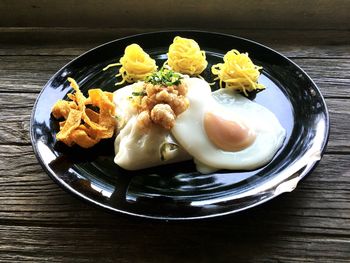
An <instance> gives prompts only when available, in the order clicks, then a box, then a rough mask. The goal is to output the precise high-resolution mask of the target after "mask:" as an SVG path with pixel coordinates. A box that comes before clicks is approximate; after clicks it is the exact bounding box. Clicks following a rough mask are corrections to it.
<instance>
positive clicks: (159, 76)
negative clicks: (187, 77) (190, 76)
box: [145, 67, 183, 86]
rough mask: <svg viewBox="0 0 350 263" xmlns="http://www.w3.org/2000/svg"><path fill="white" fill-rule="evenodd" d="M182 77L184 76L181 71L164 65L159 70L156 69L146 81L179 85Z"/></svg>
mask: <svg viewBox="0 0 350 263" xmlns="http://www.w3.org/2000/svg"><path fill="white" fill-rule="evenodd" d="M182 78H183V77H182V76H181V75H180V74H179V73H176V72H174V71H173V70H171V69H168V68H164V67H162V68H161V69H160V70H159V71H156V72H154V73H152V75H150V76H148V77H147V78H146V80H145V82H147V83H151V84H153V85H162V86H173V85H175V86H177V85H179V84H180V83H181V79H182Z"/></svg>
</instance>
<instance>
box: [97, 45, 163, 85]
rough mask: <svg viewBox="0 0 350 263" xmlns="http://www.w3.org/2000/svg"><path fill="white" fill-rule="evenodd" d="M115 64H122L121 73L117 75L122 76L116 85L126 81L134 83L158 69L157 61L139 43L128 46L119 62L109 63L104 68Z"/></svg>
mask: <svg viewBox="0 0 350 263" xmlns="http://www.w3.org/2000/svg"><path fill="white" fill-rule="evenodd" d="M115 66H120V68H119V74H117V75H116V77H121V78H122V80H121V81H120V82H118V83H116V85H121V84H123V83H124V82H128V83H132V82H136V81H138V80H144V79H145V78H146V77H147V76H149V75H150V74H152V73H153V72H154V71H156V70H157V66H156V61H155V60H154V59H152V58H151V57H150V56H149V55H148V54H147V53H146V52H145V51H143V49H142V48H141V47H140V46H139V45H137V44H131V45H129V46H127V47H126V48H125V52H124V55H123V56H122V57H121V59H120V60H119V63H114V64H109V65H108V66H107V67H105V68H104V69H103V70H107V69H109V68H110V67H115Z"/></svg>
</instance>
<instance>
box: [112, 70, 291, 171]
mask: <svg viewBox="0 0 350 263" xmlns="http://www.w3.org/2000/svg"><path fill="white" fill-rule="evenodd" d="M180 83H181V84H179V85H178V86H180V85H181V86H184V87H186V89H185V91H186V92H185V93H183V95H182V96H184V98H186V101H187V102H186V104H187V105H188V106H187V107H186V108H184V110H183V111H181V112H180V113H179V114H178V115H176V117H174V118H172V119H171V123H172V124H171V127H169V126H164V125H163V124H162V123H159V122H157V120H155V119H152V114H151V115H149V114H147V118H146V121H145V122H146V123H147V126H146V128H145V125H144V111H142V110H141V111H140V103H135V102H134V101H133V100H134V97H135V91H136V95H139V94H142V98H141V99H139V98H138V101H143V100H144V99H147V98H149V97H148V96H149V95H150V94H152V96H153V95H154V94H153V93H152V92H153V91H152V92H149V90H148V89H149V86H148V85H152V86H153V87H152V89H151V90H153V88H154V87H157V88H156V91H157V92H158V93H157V94H162V92H163V91H167V90H168V88H169V87H171V88H174V90H176V86H175V87H174V86H166V85H159V84H157V85H155V86H154V85H153V84H150V83H147V82H138V83H135V84H132V85H129V86H126V87H124V88H121V89H119V90H117V91H116V92H115V93H114V102H115V103H116V105H119V107H117V109H116V114H117V116H119V117H118V118H119V119H123V123H124V126H123V127H121V129H120V133H119V135H118V136H117V138H116V141H115V153H116V156H115V159H114V160H115V162H116V164H118V165H119V166H121V167H123V168H124V169H128V170H135V169H142V168H147V167H152V166H157V165H162V164H166V163H170V162H177V161H179V160H188V159H191V158H193V159H194V162H195V163H196V166H197V170H198V171H200V172H201V173H208V172H213V171H216V170H219V169H234V170H251V169H255V168H258V167H260V166H262V165H264V164H266V163H267V162H269V161H270V160H271V159H272V157H273V156H274V154H275V153H276V152H277V150H278V149H279V148H280V147H281V145H282V143H283V140H284V137H285V130H284V129H283V127H282V126H281V124H280V123H279V121H278V120H277V118H276V117H275V116H274V114H273V113H272V112H270V111H269V110H268V109H266V108H265V107H263V106H261V105H258V104H257V103H255V102H252V101H250V100H249V99H247V98H245V97H244V96H242V95H240V94H239V93H238V92H235V91H233V90H230V89H220V90H218V91H215V92H211V89H210V87H209V84H208V83H207V82H206V81H205V80H202V79H200V78H190V77H188V76H183V78H182V79H181V82H180ZM147 90H148V92H147ZM133 94H134V95H133ZM170 94H171V93H170ZM155 97H157V95H155ZM141 104H142V102H141ZM157 105H167V106H168V105H169V104H166V101H162V103H160V104H157ZM168 107H169V108H171V107H170V105H169V106H168ZM153 109H154V108H153ZM167 111H168V109H165V112H167ZM140 120H142V121H140Z"/></svg>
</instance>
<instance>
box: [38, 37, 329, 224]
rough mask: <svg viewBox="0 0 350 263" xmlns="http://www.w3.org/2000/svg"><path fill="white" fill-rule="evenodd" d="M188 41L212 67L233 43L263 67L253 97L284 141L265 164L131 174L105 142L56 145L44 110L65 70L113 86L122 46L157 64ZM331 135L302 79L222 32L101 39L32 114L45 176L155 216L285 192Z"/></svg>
mask: <svg viewBox="0 0 350 263" xmlns="http://www.w3.org/2000/svg"><path fill="white" fill-rule="evenodd" d="M177 35H179V36H183V37H188V38H192V39H195V40H196V41H197V42H198V43H199V45H200V46H201V49H203V50H205V51H206V55H207V60H208V62H209V65H208V67H207V69H206V71H205V73H204V77H205V79H206V80H207V81H209V82H210V81H211V80H212V79H213V76H212V75H211V73H210V66H211V65H212V64H215V63H218V62H219V61H221V60H222V57H223V55H224V54H225V53H226V52H227V51H229V50H231V49H233V48H234V49H238V50H239V51H241V52H248V53H249V55H250V57H251V58H252V60H253V62H254V63H255V64H258V65H261V66H263V68H264V69H263V72H262V75H261V77H260V79H259V81H260V82H261V83H263V84H264V85H266V86H267V89H266V90H265V91H263V92H260V93H258V94H257V95H256V96H255V98H252V99H253V100H254V101H256V102H258V103H259V104H261V105H263V106H265V107H266V108H268V109H270V110H271V111H272V112H274V113H275V115H276V116H277V118H278V119H279V121H280V122H281V124H282V126H283V127H284V128H285V129H286V131H287V137H286V139H285V141H284V144H283V146H282V148H281V149H280V150H279V151H278V153H277V154H276V155H275V157H274V159H273V160H272V161H271V162H270V163H268V164H267V165H266V166H264V167H262V168H260V169H257V170H254V171H248V172H241V171H219V172H216V173H213V174H209V175H202V174H199V173H198V172H196V170H195V167H194V165H193V163H192V162H191V161H188V162H183V163H178V164H174V165H167V166H162V167H156V168H151V169H145V170H140V171H136V172H130V171H125V170H123V169H121V168H119V167H118V166H117V165H115V164H114V163H113V157H114V152H113V140H107V141H105V142H102V143H100V144H98V145H97V146H95V147H94V148H92V149H89V150H82V149H80V148H78V147H73V148H68V147H66V146H65V145H62V144H61V143H57V142H56V140H55V135H56V133H57V131H58V127H57V122H56V121H55V120H54V119H52V118H51V116H50V111H51V107H52V106H53V104H54V103H55V102H56V101H57V100H58V99H62V98H66V94H67V93H69V92H71V91H72V89H71V88H70V86H69V83H68V82H67V77H73V78H74V79H76V80H77V82H78V83H79V84H80V86H81V89H82V91H83V92H86V91H87V90H88V89H89V88H94V87H99V88H102V89H103V90H108V91H114V90H115V86H114V83H115V82H116V79H115V78H114V74H115V73H116V72H115V70H116V69H115V68H114V69H111V70H108V71H105V72H103V71H102V68H104V67H105V66H106V65H107V64H109V63H115V62H116V61H117V60H118V59H119V58H120V57H121V56H122V54H123V52H124V49H125V47H126V46H127V45H129V44H132V43H138V44H139V45H141V46H142V47H143V49H144V50H145V51H146V52H147V53H149V54H150V55H151V57H153V58H155V59H156V60H157V65H158V66H161V65H162V64H163V62H164V61H165V59H166V53H167V50H168V47H169V45H170V44H171V43H172V40H173V38H174V37H175V36H177ZM328 134H329V116H328V112H327V107H326V104H325V102H324V99H323V97H322V95H321V93H320V91H319V89H318V88H317V87H316V85H315V83H314V82H313V81H312V80H311V79H310V77H309V76H308V75H307V74H306V73H305V72H304V71H303V70H302V69H301V68H300V67H298V66H297V65H296V64H294V63H293V62H292V61H290V60H289V59H287V58H286V57H284V56H282V55H281V54H279V53H277V52H276V51H274V50H272V49H270V48H267V47H265V46H263V45H260V44H258V43H256V42H253V41H249V40H246V39H243V38H238V37H234V36H230V35H224V34H217V33H210V32H198V31H171V32H170V31H167V32H155V33H147V34H141V35H135V36H131V37H126V38H122V39H119V40H115V41H112V42H109V43H107V44H105V45H102V46H99V47H97V48H95V49H92V50H90V51H89V52H87V53H85V54H83V55H82V56H80V57H78V58H77V59H75V60H73V61H72V62H70V63H69V64H67V65H66V66H64V67H63V68H62V69H61V70H59V71H58V72H57V73H56V74H55V75H54V76H53V77H52V78H51V79H50V80H49V82H48V83H47V84H46V85H45V87H44V88H43V90H42V91H41V93H40V95H39V96H38V99H37V101H36V104H35V106H34V109H33V113H32V117H31V140H32V144H33V148H34V152H35V154H36V156H37V158H38V160H39V162H40V164H41V165H42V166H43V168H44V169H45V171H46V172H47V173H48V174H49V176H50V177H51V178H52V179H53V180H54V181H55V182H57V183H58V184H59V185H60V186H62V187H63V188H64V189H65V190H67V191H68V192H70V193H72V194H74V195H75V196H78V197H80V198H82V199H84V200H86V201H88V202H90V203H93V204H95V205H97V206H100V207H103V208H106V209H108V210H111V211H115V212H122V213H126V214H129V215H136V216H141V217H148V218H157V219H198V218H206V217H214V216H219V215H225V214H230V213H234V212H237V211H241V210H244V209H247V208H249V207H253V206H256V205H258V204H260V203H263V202H265V201H267V200H270V199H271V198H273V197H275V196H278V195H279V194H281V193H283V192H287V191H292V190H293V189H294V188H295V187H296V185H297V183H298V182H299V180H300V179H302V178H303V177H304V176H305V175H306V174H308V173H309V172H310V171H311V170H312V169H313V168H314V167H315V165H316V164H317V163H318V161H319V160H320V158H321V155H322V153H323V151H324V149H325V146H326V143H327V140H328Z"/></svg>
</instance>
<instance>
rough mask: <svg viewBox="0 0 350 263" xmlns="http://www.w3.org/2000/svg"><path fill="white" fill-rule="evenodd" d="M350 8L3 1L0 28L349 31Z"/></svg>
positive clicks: (251, 2) (320, 1)
mask: <svg viewBox="0 0 350 263" xmlns="http://www.w3.org/2000/svg"><path fill="white" fill-rule="evenodd" d="M349 8H350V4H349V2H348V1H346V0H333V1H327V0H309V1H303V0H294V1H292V0H283V1H278V0H271V1H257V0H236V1H234V2H232V1H229V0H217V1H215V2H212V1H205V0H196V1H195V0H186V1H184V0H178V1H175V0H164V1H160V2H159V1H156V0H145V1H143V2H140V1H137V0H128V1H126V0H120V1H117V2H116V1H112V0H85V1H84V5H82V4H81V3H80V2H79V1H77V2H76V1H73V2H69V1H59V0H51V1H49V2H42V1H40V0H31V1H29V2H28V1H23V0H22V1H18V2H16V3H13V2H12V1H8V0H5V1H1V2H0V10H1V12H0V15H1V17H2V19H1V23H0V26H20V27H21V26H22V27H23V26H44V27H45V26H46V27H52V26H58V27H77V26H78V27H79V26H88V27H96V26H97V27H98V26H100V27H107V28H108V27H115V26H119V27H140V28H142V27H146V28H147V27H158V28H169V27H191V28H193V27H194V28H198V27H199V28H212V27H221V28H226V29H230V28H235V27H238V28H239V27H240V28H242V27H243V28H261V27H264V28H282V29H284V28H297V29H300V28H309V29H312V28H313V29H315V28H318V29H323V28H328V29H329V28H330V29H337V28H345V29H349V23H348V22H349V15H348V10H349ZM14 9H15V10H16V12H13V10H14ZM53 17H54V19H53Z"/></svg>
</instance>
